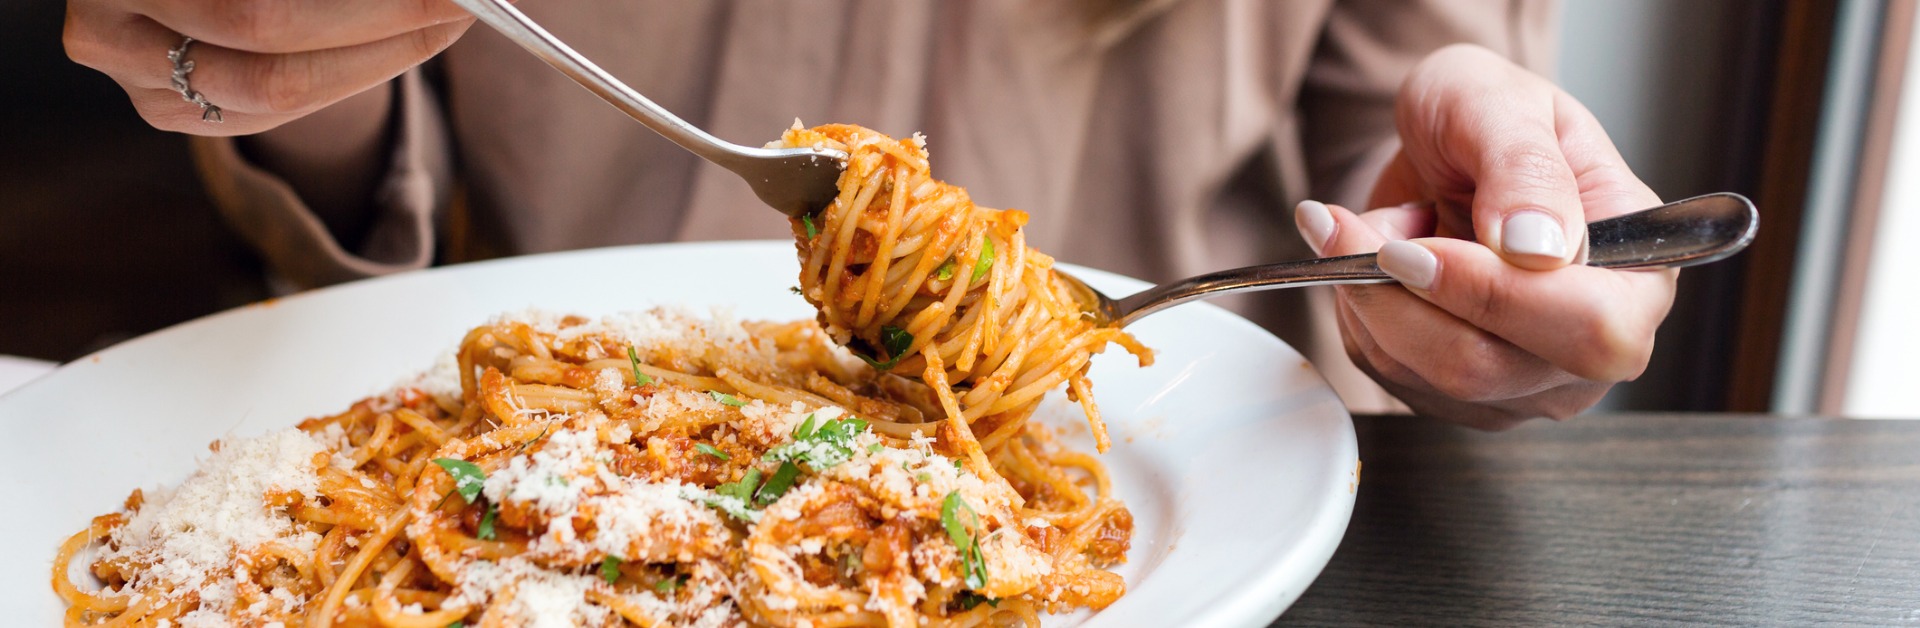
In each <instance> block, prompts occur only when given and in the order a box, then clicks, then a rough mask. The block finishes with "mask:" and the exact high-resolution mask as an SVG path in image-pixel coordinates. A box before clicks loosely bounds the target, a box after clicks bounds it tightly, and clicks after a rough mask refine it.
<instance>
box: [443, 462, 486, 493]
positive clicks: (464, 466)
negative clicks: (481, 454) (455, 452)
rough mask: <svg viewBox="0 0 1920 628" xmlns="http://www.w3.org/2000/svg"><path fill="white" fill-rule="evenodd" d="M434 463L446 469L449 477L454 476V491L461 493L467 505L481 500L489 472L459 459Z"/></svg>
mask: <svg viewBox="0 0 1920 628" xmlns="http://www.w3.org/2000/svg"><path fill="white" fill-rule="evenodd" d="M433 463H434V464H437V465H440V468H442V469H446V470H447V475H451V476H453V490H455V491H457V492H459V493H460V497H462V498H465V499H466V500H467V503H469V504H471V503H473V500H475V499H479V498H480V489H481V488H484V487H485V486H486V485H487V472H485V471H481V470H480V465H477V464H474V463H471V462H467V461H465V460H460V459H458V458H434V459H433Z"/></svg>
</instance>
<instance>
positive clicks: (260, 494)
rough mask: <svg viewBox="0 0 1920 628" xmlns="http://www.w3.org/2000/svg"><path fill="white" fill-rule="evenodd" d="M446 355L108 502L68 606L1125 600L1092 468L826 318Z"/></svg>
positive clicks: (707, 616) (628, 620) (370, 608)
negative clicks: (889, 361)
mask: <svg viewBox="0 0 1920 628" xmlns="http://www.w3.org/2000/svg"><path fill="white" fill-rule="evenodd" d="M1010 248H1017V247H1010ZM995 259H996V260H999V261H998V262H996V263H1004V264H1016V263H1021V262H1019V261H1018V260H1014V259H1011V258H995ZM1020 279H1021V278H1020V277H1012V276H1007V277H999V278H998V279H996V280H997V281H1017V280H1020ZM979 315H985V313H984V312H983V313H981V314H979ZM1015 315H1016V316H1017V314H1015ZM996 316H997V314H996ZM1027 316H1029V317H1031V316H1032V315H1031V314H1028V315H1027ZM1003 320H1004V319H1003ZM944 328H945V327H942V329H944ZM916 329H919V328H917V327H916ZM927 337H928V338H938V337H940V335H939V334H933V333H929V334H927ZM981 342H982V343H983V344H984V343H985V341H984V340H982V341H981ZM962 344H964V343H962ZM1059 351H1060V350H1059V349H1053V350H1049V351H1048V352H1046V353H1045V355H1056V354H1058V352H1059ZM983 353H987V352H983ZM1029 353H1030V354H1035V355H1039V354H1041V352H1038V351H1029ZM922 355H923V356H924V357H925V358H928V359H930V361H931V359H938V357H937V356H938V355H939V354H937V353H925V354H922ZM956 357H957V356H956ZM1060 360H1061V362H1062V363H1071V359H1070V356H1067V357H1062V358H1060ZM980 361H981V360H980V359H978V358H976V359H974V362H975V369H976V370H977V369H978V366H977V364H978V363H979V362H980ZM1000 361H1003V362H1004V361H1006V359H1005V358H1002V359H1001V360H1000ZM445 362H446V364H445V366H444V367H442V368H441V369H439V370H437V371H435V373H436V375H433V376H429V377H423V378H422V379H420V380H419V381H417V382H413V383H410V384H408V385H404V386H402V387H400V388H397V389H396V390H394V391H393V392H390V393H387V394H383V395H380V396H377V397H374V398H370V399H367V400H363V401H361V402H359V403H356V404H354V405H353V406H352V407H351V408H349V409H348V410H346V411H345V412H342V413H339V414H335V415H330V416H323V417H317V418H313V419H309V420H307V421H304V422H302V423H301V424H300V425H299V426H298V428H297V429H290V430H285V431H282V432H277V433H273V434H269V435H266V436H262V437H258V438H254V439H249V440H239V441H230V442H222V443H216V444H215V447H214V449H215V453H214V454H213V456H212V457H211V458H209V459H208V460H207V461H205V462H204V463H203V464H202V466H201V468H200V470H199V471H198V472H196V473H195V474H194V475H193V476H192V477H190V478H189V479H188V480H187V481H186V482H185V483H183V484H182V485H181V486H179V487H177V488H176V489H173V490H171V491H167V492H164V493H156V494H151V495H143V494H142V493H141V492H140V491H135V492H134V493H133V495H132V496H130V497H129V499H128V500H127V503H126V505H125V509H124V511H123V512H117V513H113V514H108V515H103V516H101V517H98V518H96V519H94V521H93V523H92V525H91V526H89V527H88V529H86V530H82V531H80V532H78V533H76V534H74V535H73V536H72V537H70V538H69V539H68V540H67V541H66V542H65V543H63V544H62V545H61V547H60V550H59V555H58V559H57V560H56V562H55V565H54V569H53V574H52V575H53V577H52V580H53V586H54V589H55V591H56V592H57V593H58V594H59V595H60V596H61V597H62V598H64V599H65V600H66V602H67V604H68V605H69V608H68V611H67V614H66V620H67V624H68V625H71V626H153V625H179V626H203V625H238V624H244V625H263V624H268V623H271V622H282V623H284V624H285V625H289V626H292V625H305V626H313V627H324V626H335V625H349V626H360V625H378V626H399V627H421V628H425V627H434V628H438V627H442V626H448V625H450V624H453V623H454V622H461V623H464V624H465V625H479V626H507V625H530V626H544V625H627V624H632V625H639V626H660V625H714V626H718V625H740V624H753V625H780V626H796V625H811V626H816V627H819V626H856V625H888V626H919V625H932V626H970V625H982V624H1001V623H1006V622H1009V621H1019V622H1022V623H1025V624H1027V625H1035V624H1036V623H1037V621H1038V616H1039V614H1041V613H1043V612H1057V611H1063V610H1067V609H1071V608H1076V607H1089V608H1095V609H1098V608H1102V607H1105V606H1106V605H1108V604H1110V603H1112V602H1113V601H1114V600H1115V599H1117V598H1118V597H1119V596H1120V595H1121V594H1122V593H1123V592H1124V591H1125V585H1124V583H1123V582H1122V581H1121V580H1120V578H1119V577H1118V576H1116V575H1114V574H1113V573H1111V572H1108V571H1105V570H1104V568H1105V567H1108V566H1111V565H1113V564H1116V563H1119V562H1122V561H1124V560H1125V553H1126V550H1127V547H1128V544H1129V541H1130V537H1131V533H1132V517H1131V515H1130V514H1129V513H1128V511H1127V509H1126V508H1125V507H1124V506H1122V505H1121V504H1120V503H1119V502H1118V501H1117V500H1115V499H1114V497H1113V495H1112V493H1111V487H1110V484H1109V481H1108V476H1107V473H1106V470H1105V469H1104V468H1103V467H1102V466H1101V464H1100V463H1099V462H1097V461H1095V460H1094V459H1093V458H1092V457H1091V456H1088V455H1086V454H1082V453H1075V452H1072V451H1068V450H1066V449H1063V448H1062V447H1061V446H1059V445H1058V444H1057V443H1056V442H1055V440H1054V438H1053V437H1052V436H1051V435H1050V434H1049V433H1048V432H1047V431H1045V430H1044V429H1042V428H1041V426H1039V425H1038V424H1025V423H1024V417H1025V415H1026V414H1030V413H1031V410H1030V409H1029V410H1025V411H1022V412H1021V416H1020V418H1021V419H1022V425H1021V427H1019V428H1017V429H1015V428H1005V429H1013V431H1012V432H1011V433H1007V434H1005V435H1004V436H1001V437H1000V438H998V439H997V440H996V441H995V444H994V446H993V447H989V448H981V447H980V446H979V445H980V443H979V442H977V441H975V440H973V439H972V438H971V436H970V435H969V434H968V433H967V423H966V422H964V421H947V420H942V419H943V418H944V417H947V416H955V415H952V414H949V413H946V412H945V410H944V409H943V407H942V406H943V405H950V404H951V403H952V400H951V399H943V398H942V395H941V393H940V392H939V391H938V390H937V388H938V387H939V386H940V384H939V383H938V381H937V379H936V381H935V383H932V384H928V383H924V382H922V381H918V380H914V379H908V378H903V377H899V376H895V375H891V374H888V373H885V372H882V371H880V370H876V369H874V368H872V367H869V366H867V365H864V364H862V363H861V362H860V361H857V360H854V359H852V357H851V356H849V355H848V354H847V353H846V351H845V350H844V349H842V348H841V347H839V346H837V345H835V344H833V343H832V342H831V341H830V338H829V336H828V334H827V333H825V332H823V331H822V330H821V328H820V327H819V326H818V325H817V324H815V323H814V322H812V321H807V322H796V323H739V322H733V321H730V320H729V319H727V318H725V317H713V318H711V319H702V318H700V317H697V316H693V315H689V314H686V313H684V312H679V311H676V310H661V311H655V312H651V313H645V314H631V315H621V316H612V317H607V318H603V319H599V320H587V319H584V318H579V317H571V316H555V315H549V314H542V313H528V314H522V315H515V316H505V317H501V318H498V319H496V320H494V321H492V322H490V323H488V324H486V325H483V326H480V327H478V328H475V329H473V330H472V331H471V332H469V333H468V334H467V335H466V337H465V338H464V340H462V342H461V343H460V344H459V348H458V351H457V353H456V354H455V357H454V358H453V359H449V360H446V361H445ZM935 372H937V371H935ZM965 372H967V373H970V374H971V373H972V372H973V371H972V370H967V371H965ZM961 381H978V380H975V379H965V380H961ZM1084 398H1085V397H1084V392H1082V399H1084ZM974 405H976V406H977V405H978V404H977V403H975V404H974ZM969 407H973V406H969ZM1002 412H1003V413H1004V412H1005V411H1002ZM981 416H982V417H992V416H994V413H987V414H983V415H981ZM981 420H992V419H987V418H983V419H981ZM1003 420H1004V419H1003ZM996 433H998V432H996ZM76 560H82V561H83V562H84V563H85V566H86V567H87V568H88V570H89V571H90V572H91V574H92V576H93V578H94V579H97V580H98V581H99V584H98V585H96V584H92V583H88V582H85V581H86V580H88V579H87V578H84V577H82V578H79V579H78V580H80V581H75V580H76V579H74V578H70V577H69V565H71V564H72V563H74V562H75V561H76Z"/></svg>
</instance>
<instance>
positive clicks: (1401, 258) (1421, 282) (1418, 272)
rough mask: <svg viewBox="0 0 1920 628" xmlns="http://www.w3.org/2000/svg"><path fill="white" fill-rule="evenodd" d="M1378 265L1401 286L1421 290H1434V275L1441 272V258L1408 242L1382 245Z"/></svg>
mask: <svg viewBox="0 0 1920 628" xmlns="http://www.w3.org/2000/svg"><path fill="white" fill-rule="evenodd" d="M1376 263H1378V264H1380V270H1384V271H1386V272H1387V274H1388V275H1391V276H1392V277H1393V278H1394V279H1395V280H1397V281H1399V282H1400V284H1401V285H1404V286H1406V287H1409V288H1415V289H1419V290H1430V289H1432V288H1433V278H1434V275H1437V274H1439V272H1440V258H1438V257H1434V256H1433V251H1430V250H1427V247H1424V246H1420V245H1418V244H1414V243H1412V242H1409V241H1406V240H1394V241H1392V242H1388V243H1386V244H1385V245H1382V246H1381V247H1380V253H1379V256H1378V257H1377V258H1376Z"/></svg>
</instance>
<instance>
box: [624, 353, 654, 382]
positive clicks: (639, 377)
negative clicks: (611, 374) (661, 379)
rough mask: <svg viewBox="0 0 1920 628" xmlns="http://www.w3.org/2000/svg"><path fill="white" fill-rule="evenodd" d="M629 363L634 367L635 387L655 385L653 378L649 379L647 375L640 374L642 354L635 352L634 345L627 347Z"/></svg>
mask: <svg viewBox="0 0 1920 628" xmlns="http://www.w3.org/2000/svg"><path fill="white" fill-rule="evenodd" d="M627 363H629V364H632V365H633V384H634V385H635V386H645V385H647V384H651V383H653V378H651V377H647V374H646V373H642V372H640V352H639V351H638V350H635V349H634V348H633V345H627Z"/></svg>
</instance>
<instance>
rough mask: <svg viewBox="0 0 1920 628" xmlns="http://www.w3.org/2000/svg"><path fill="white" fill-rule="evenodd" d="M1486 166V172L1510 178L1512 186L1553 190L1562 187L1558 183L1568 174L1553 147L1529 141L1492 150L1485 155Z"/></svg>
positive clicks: (1563, 162)
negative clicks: (1497, 173)
mask: <svg viewBox="0 0 1920 628" xmlns="http://www.w3.org/2000/svg"><path fill="white" fill-rule="evenodd" d="M1486 168H1487V171H1488V172H1499V173H1502V174H1504V175H1506V176H1508V177H1511V181H1513V183H1514V184H1516V185H1521V186H1533V187H1538V188H1542V189H1555V190H1557V189H1560V188H1564V187H1565V186H1564V185H1561V184H1562V182H1564V181H1567V180H1568V179H1569V178H1570V176H1569V175H1570V174H1571V172H1570V171H1569V170H1568V168H1567V162H1566V159H1565V158H1564V157H1563V156H1561V154H1560V151H1559V149H1558V148H1557V147H1552V146H1547V145H1545V144H1542V143H1540V142H1532V141H1522V142H1515V143H1513V144H1510V145H1507V146H1505V147H1502V148H1500V149H1499V150H1496V151H1493V152H1492V154H1490V155H1489V156H1488V158H1487V164H1486Z"/></svg>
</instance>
